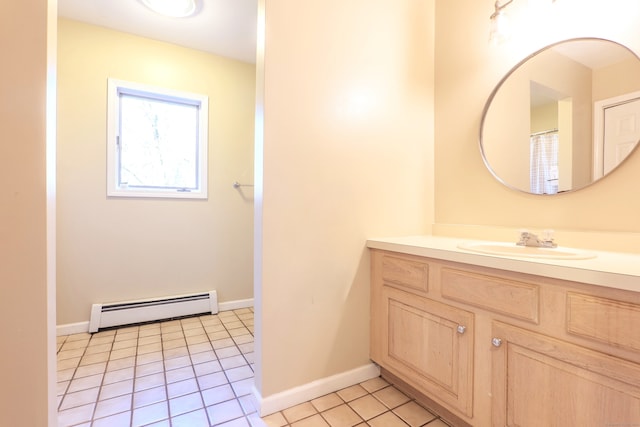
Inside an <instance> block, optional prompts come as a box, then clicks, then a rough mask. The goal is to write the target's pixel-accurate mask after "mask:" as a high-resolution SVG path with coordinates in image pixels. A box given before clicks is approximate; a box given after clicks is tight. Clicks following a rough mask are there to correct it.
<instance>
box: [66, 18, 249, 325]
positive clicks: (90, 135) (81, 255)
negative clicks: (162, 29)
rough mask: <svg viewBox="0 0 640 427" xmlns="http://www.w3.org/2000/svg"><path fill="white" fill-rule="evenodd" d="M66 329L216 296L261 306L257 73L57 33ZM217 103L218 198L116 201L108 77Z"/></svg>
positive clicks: (97, 37) (73, 29) (213, 123)
mask: <svg viewBox="0 0 640 427" xmlns="http://www.w3.org/2000/svg"><path fill="white" fill-rule="evenodd" d="M58 49H59V51H58V56H59V79H58V91H59V103H58V114H59V120H58V123H59V127H58V239H57V241H58V324H68V323H74V322H82V321H87V320H89V314H90V307H91V304H92V303H99V302H111V301H122V300H129V299H136V298H149V297H156V296H163V295H175V294H182V293H189V292H197V291H205V290H210V289H216V290H217V291H218V298H219V300H220V301H233V300H241V299H247V298H252V297H253V270H252V268H253V240H252V239H253V190H252V189H251V188H248V187H245V188H243V189H242V190H241V191H239V190H237V189H234V188H233V186H232V184H233V182H234V181H236V180H238V181H240V182H243V183H251V182H252V181H253V120H254V103H255V66H254V65H253V64H246V63H242V62H238V61H233V60H228V59H224V58H221V57H217V56H213V55H210V54H207V53H204V52H200V51H195V50H191V49H185V48H182V47H178V46H175V45H170V44H166V43H161V42H157V41H152V40H149V39H144V38H140V37H136V36H132V35H128V34H124V33H120V32H116V31H110V30H107V29H104V28H101V27H95V26H91V25H86V24H82V23H78V22H74V21H69V20H65V19H61V20H60V24H59V43H58ZM108 77H113V78H117V79H121V80H127V81H132V82H138V83H145V84H150V85H156V86H161V87H166V88H170V89H176V90H183V91H188V92H195V93H202V94H205V95H208V96H209V182H208V186H209V199H208V200H206V201H203V200H185V199H180V200H179V199H174V200H171V199H135V198H107V197H106V157H105V156H106V106H107V98H106V95H107V91H106V88H107V78H108Z"/></svg>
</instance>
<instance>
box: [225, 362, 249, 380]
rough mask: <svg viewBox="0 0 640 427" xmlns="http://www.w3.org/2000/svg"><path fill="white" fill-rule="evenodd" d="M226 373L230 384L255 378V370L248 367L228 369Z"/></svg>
mask: <svg viewBox="0 0 640 427" xmlns="http://www.w3.org/2000/svg"><path fill="white" fill-rule="evenodd" d="M224 373H225V374H226V375H227V378H228V379H229V382H236V381H240V380H244V379H246V378H251V377H253V370H252V369H251V368H250V367H249V366H248V365H244V366H239V367H237V368H231V369H226V370H225V371H224Z"/></svg>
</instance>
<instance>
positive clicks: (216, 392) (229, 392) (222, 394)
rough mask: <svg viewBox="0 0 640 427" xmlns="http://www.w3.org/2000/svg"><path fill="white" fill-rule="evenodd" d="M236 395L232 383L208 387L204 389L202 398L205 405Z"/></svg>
mask: <svg viewBox="0 0 640 427" xmlns="http://www.w3.org/2000/svg"><path fill="white" fill-rule="evenodd" d="M235 397H236V395H235V394H233V389H232V388H231V385H230V384H223V385H220V386H217V387H213V388H208V389H206V390H203V391H202V399H203V400H204V404H205V406H211V405H215V404H218V403H222V402H226V401H227V400H232V399H234V398H235Z"/></svg>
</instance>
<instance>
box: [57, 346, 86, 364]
mask: <svg viewBox="0 0 640 427" xmlns="http://www.w3.org/2000/svg"><path fill="white" fill-rule="evenodd" d="M84 350H85V347H82V348H74V349H73V350H62V351H60V352H58V354H57V355H56V358H57V360H58V361H61V360H65V359H72V358H76V357H78V358H80V357H82V355H83V354H84Z"/></svg>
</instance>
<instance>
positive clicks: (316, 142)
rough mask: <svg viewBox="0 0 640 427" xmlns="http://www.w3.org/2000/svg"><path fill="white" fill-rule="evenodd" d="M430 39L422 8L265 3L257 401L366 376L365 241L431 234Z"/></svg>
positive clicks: (428, 14) (356, 2)
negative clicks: (336, 377)
mask: <svg viewBox="0 0 640 427" xmlns="http://www.w3.org/2000/svg"><path fill="white" fill-rule="evenodd" d="M433 28H434V27H433V2H432V1H417V0H394V1H383V2H371V1H367V0H350V1H348V2H345V1H344V0H326V1H322V2H319V1H314V2H306V1H305V2H301V1H298V0H280V1H275V2H269V1H267V2H266V47H265V52H264V120H265V127H264V140H263V146H262V147H261V148H257V152H258V153H259V157H263V161H262V162H261V164H260V165H258V169H257V170H260V174H261V176H257V177H256V178H257V181H259V182H260V183H259V187H258V188H257V191H259V192H260V194H257V195H256V197H257V199H260V202H259V207H260V208H259V209H258V211H257V218H256V221H257V222H256V224H257V225H256V231H257V236H258V237H257V238H258V239H259V240H258V241H257V243H256V251H257V252H256V253H257V254H259V255H258V256H257V257H258V258H259V259H258V265H259V270H258V274H257V275H256V287H257V288H258V289H259V291H256V297H258V296H259V298H260V301H258V302H257V305H258V307H260V308H259V309H258V312H257V318H256V324H257V325H259V326H258V327H257V331H258V336H257V342H258V343H260V344H259V345H258V347H259V348H260V349H259V350H258V353H257V355H258V360H257V361H256V362H257V368H258V371H257V373H256V381H257V384H256V385H257V388H258V390H259V392H260V393H261V394H262V396H263V397H268V396H271V395H273V394H276V393H278V392H282V391H284V390H288V389H290V388H292V387H296V386H300V385H303V384H306V383H309V382H311V381H314V380H319V379H322V378H325V377H327V376H330V375H333V374H339V373H343V372H345V371H348V370H351V369H354V368H357V367H360V366H362V365H365V364H367V363H369V348H368V347H369V337H368V331H369V326H368V325H369V259H368V252H367V250H366V248H365V241H366V239H367V238H368V237H372V236H389V235H406V234H421V233H422V234H423V233H428V232H430V229H429V224H431V223H432V205H431V194H432V187H431V183H432V179H431V177H432V168H431V162H432V159H431V155H430V154H431V152H432V144H433V139H432V135H433V127H432V125H433V123H432V117H433V90H434V86H433V57H432V55H433V34H432V33H433ZM259 68H260V67H259ZM257 203H258V202H257ZM257 268H258V267H257Z"/></svg>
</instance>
